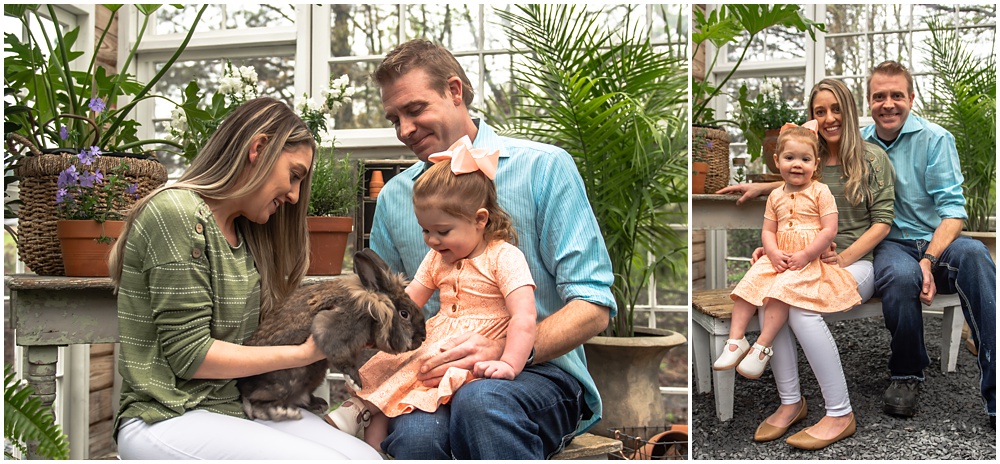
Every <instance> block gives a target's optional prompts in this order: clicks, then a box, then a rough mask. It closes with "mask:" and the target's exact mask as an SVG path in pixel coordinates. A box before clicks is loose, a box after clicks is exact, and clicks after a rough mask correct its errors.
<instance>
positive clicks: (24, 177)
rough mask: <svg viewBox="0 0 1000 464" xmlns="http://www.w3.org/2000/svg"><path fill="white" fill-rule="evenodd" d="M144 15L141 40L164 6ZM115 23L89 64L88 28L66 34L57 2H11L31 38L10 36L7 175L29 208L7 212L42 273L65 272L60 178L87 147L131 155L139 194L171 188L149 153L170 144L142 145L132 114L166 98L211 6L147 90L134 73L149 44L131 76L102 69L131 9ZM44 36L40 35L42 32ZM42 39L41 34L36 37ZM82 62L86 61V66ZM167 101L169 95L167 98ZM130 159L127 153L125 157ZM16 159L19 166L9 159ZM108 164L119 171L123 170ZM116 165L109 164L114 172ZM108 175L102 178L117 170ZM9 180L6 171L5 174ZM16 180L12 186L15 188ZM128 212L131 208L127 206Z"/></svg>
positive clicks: (148, 8) (23, 250) (31, 263)
mask: <svg viewBox="0 0 1000 464" xmlns="http://www.w3.org/2000/svg"><path fill="white" fill-rule="evenodd" d="M133 7H134V8H136V10H137V11H138V12H139V13H140V14H141V15H142V18H143V19H142V22H141V24H140V33H139V39H140V40H141V38H142V36H143V33H142V32H143V31H145V29H146V27H147V26H148V24H149V21H150V15H151V14H152V13H153V12H154V11H156V10H157V9H158V8H159V5H134V6H129V7H128V8H133ZM107 8H108V9H109V10H110V11H111V13H112V14H111V15H109V19H108V22H107V24H105V25H104V28H103V29H98V31H99V32H100V34H101V35H100V38H99V39H98V40H97V41H96V45H95V49H94V50H93V51H92V53H91V56H90V57H89V61H86V62H82V63H81V61H82V60H80V58H81V57H83V55H84V54H83V52H81V51H80V50H78V49H76V41H77V39H78V37H79V35H80V34H81V33H84V34H90V33H92V31H81V30H80V28H74V29H72V30H65V28H64V27H63V26H62V23H61V22H60V21H59V18H58V15H57V10H56V9H55V8H54V7H53V6H52V5H5V6H4V14H5V15H7V16H11V17H15V18H17V19H18V20H20V22H21V24H22V25H23V26H24V29H25V30H26V31H28V32H27V36H26V38H25V39H24V40H22V39H21V37H20V36H18V35H16V34H6V35H5V37H4V51H5V56H4V87H5V89H6V90H5V95H4V96H5V100H4V139H5V142H6V147H5V148H6V151H7V153H6V155H5V163H4V164H5V169H8V168H9V169H10V170H11V171H12V172H13V174H15V176H16V177H17V182H18V187H19V193H20V204H18V205H16V206H17V208H16V209H15V208H14V207H13V206H14V204H8V203H7V202H6V201H5V212H7V213H14V214H16V217H18V218H19V222H18V237H17V242H18V252H19V255H20V259H21V260H22V261H24V262H25V264H27V265H28V267H29V268H31V270H32V271H34V272H36V273H38V274H41V275H62V274H63V272H64V270H63V263H62V257H61V254H59V253H58V251H57V250H59V242H58V238H57V237H56V221H57V217H56V214H55V202H54V198H55V194H56V192H55V190H56V188H57V187H56V178H57V177H58V176H59V175H60V173H61V172H62V171H63V170H64V169H67V168H68V167H70V166H71V165H72V163H73V160H74V159H76V158H77V155H78V154H79V153H80V152H81V151H82V150H92V149H93V148H92V147H96V149H97V150H98V151H100V152H101V153H102V154H103V156H106V157H108V158H109V159H110V158H111V157H112V156H124V157H123V158H122V159H123V160H124V163H125V164H126V165H127V168H125V171H124V172H121V173H120V175H122V176H125V177H128V178H129V179H130V182H132V183H138V189H139V190H138V193H140V194H145V193H148V192H149V191H151V190H152V189H153V188H155V187H157V186H159V185H161V184H163V182H165V181H166V170H165V169H164V168H163V166H162V165H161V164H160V163H159V162H158V161H156V159H155V157H150V156H148V155H146V154H144V153H143V152H144V151H145V150H147V149H148V147H149V146H150V145H153V144H163V143H167V144H169V143H170V142H168V141H163V140H140V139H139V138H138V135H137V133H138V132H137V129H138V127H139V124H138V123H137V122H136V121H135V120H134V119H133V118H132V114H133V113H132V110H133V109H134V108H135V106H136V105H137V104H138V103H139V102H141V101H144V100H147V99H150V98H158V97H160V96H159V95H155V94H152V93H151V90H152V88H153V86H154V85H156V83H157V82H158V81H159V80H160V78H161V77H162V76H163V75H164V74H166V72H167V70H168V69H169V68H170V66H171V65H172V64H173V63H174V62H175V61H176V60H177V58H178V57H179V56H180V54H181V53H182V52H183V50H184V48H185V47H186V45H187V43H188V41H189V40H190V38H191V36H192V34H193V33H194V30H195V26H197V23H198V21H199V20H200V18H201V15H202V13H203V12H204V10H205V8H204V7H203V8H202V9H201V10H200V11H199V12H198V14H197V16H196V17H195V19H194V24H193V25H192V27H191V28H190V31H189V32H188V35H187V37H185V39H184V41H183V42H182V44H181V46H180V47H178V49H177V50H176V51H175V52H174V53H173V55H172V56H171V57H170V58H169V59H168V60H167V61H166V62H165V63H164V65H163V66H162V68H161V69H160V71H159V72H158V73H157V74H156V75H155V76H154V77H153V78H152V79H151V80H150V81H149V82H147V83H146V84H142V83H140V82H137V81H136V80H135V78H134V76H132V75H131V74H129V73H128V72H127V70H128V69H129V67H130V66H131V65H132V60H133V59H134V57H135V54H136V51H137V50H138V46H139V40H137V41H136V43H135V44H134V45H133V47H132V49H131V50H129V53H128V55H127V57H126V58H125V61H124V62H123V63H120V64H119V65H120V69H122V71H121V72H118V73H114V72H109V71H108V70H106V69H105V68H104V67H103V66H100V65H98V64H97V61H96V56H97V53H98V49H99V47H100V46H101V45H102V44H103V42H104V39H105V37H107V36H108V34H109V33H111V34H113V33H114V31H111V30H110V29H111V26H112V24H114V17H115V14H116V13H117V12H119V11H120V10H121V8H123V5H109V6H107ZM43 17H47V18H48V19H51V21H52V23H53V25H54V26H53V27H52V28H51V29H42V30H41V32H38V33H36V32H33V31H32V29H33V28H29V27H28V26H29V25H31V24H37V23H39V22H41V21H42V18H43ZM34 29H36V30H37V28H34ZM36 34H39V35H36ZM78 63H79V64H78ZM160 98H162V97H160ZM118 153H122V154H123V155H118ZM7 160H10V163H8V162H7ZM108 163H110V164H113V165H115V166H117V165H118V164H119V163H118V162H114V163H111V162H110V161H108ZM110 167H111V166H108V169H109V168H110ZM108 169H105V168H102V170H101V171H100V172H101V173H102V174H103V173H108V172H109V170H108ZM7 174H8V173H7V172H5V176H6V175H7ZM7 183H8V182H5V184H7ZM127 206H128V205H126V206H125V207H127Z"/></svg>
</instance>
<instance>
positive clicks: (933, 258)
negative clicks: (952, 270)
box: [920, 253, 938, 267]
mask: <svg viewBox="0 0 1000 464" xmlns="http://www.w3.org/2000/svg"><path fill="white" fill-rule="evenodd" d="M920 259H926V260H927V261H930V262H931V267H934V266H937V263H938V258H937V256H934V255H932V254H930V253H924V255H923V256H922V257H920Z"/></svg>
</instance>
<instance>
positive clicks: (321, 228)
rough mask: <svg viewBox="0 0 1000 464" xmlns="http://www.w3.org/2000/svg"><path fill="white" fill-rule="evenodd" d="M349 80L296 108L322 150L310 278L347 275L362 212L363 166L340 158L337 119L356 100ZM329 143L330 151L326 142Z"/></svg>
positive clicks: (313, 193)
mask: <svg viewBox="0 0 1000 464" xmlns="http://www.w3.org/2000/svg"><path fill="white" fill-rule="evenodd" d="M349 84H350V80H349V78H348V77H347V76H346V75H344V76H341V77H339V78H336V79H332V80H331V81H330V88H328V89H325V90H323V91H322V92H321V97H322V98H321V100H320V101H319V102H316V101H315V100H313V99H311V98H306V97H305V96H303V98H302V99H301V100H300V101H299V102H298V104H297V105H296V108H297V109H298V110H299V113H300V114H301V116H302V119H303V121H305V122H306V125H308V126H309V128H310V130H312V132H313V135H314V136H315V137H316V143H317V145H319V146H320V149H319V150H318V152H317V153H316V162H315V163H314V167H313V173H312V187H311V188H310V193H309V212H308V217H307V218H306V221H307V223H308V225H309V270H308V271H307V272H306V273H307V274H308V275H339V274H340V273H341V272H342V271H343V263H344V254H345V252H346V250H347V238H348V235H350V233H351V231H352V230H353V228H354V218H353V216H352V215H353V212H354V210H355V209H356V208H357V206H358V196H359V194H360V192H361V179H362V176H363V175H364V172H363V168H362V166H361V164H360V163H354V162H351V160H350V157H349V156H348V155H346V154H345V155H344V156H339V157H338V156H337V154H336V149H335V146H334V145H335V138H334V137H333V136H332V135H331V134H330V131H331V130H332V129H333V126H334V121H333V119H332V117H333V115H334V114H336V112H337V110H338V109H339V108H340V106H341V105H342V104H343V103H344V102H346V101H347V100H349V99H350V98H351V97H352V96H353V95H354V89H353V88H351V87H350V86H349ZM324 140H329V141H330V143H329V146H323V141H324Z"/></svg>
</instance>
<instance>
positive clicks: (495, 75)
mask: <svg viewBox="0 0 1000 464" xmlns="http://www.w3.org/2000/svg"><path fill="white" fill-rule="evenodd" d="M483 62H484V64H485V68H486V73H485V76H484V84H483V85H484V87H485V88H483V89H482V90H479V89H477V92H478V93H480V94H481V95H482V97H483V99H482V101H483V102H488V103H486V105H487V107H488V108H490V113H491V114H493V116H500V114H504V115H510V114H511V105H512V101H511V96H513V95H515V94H516V90H515V89H514V83H513V79H512V76H511V67H512V64H513V56H512V55H509V54H504V55H488V56H486V57H485V58H484V61H483ZM496 113H499V114H496Z"/></svg>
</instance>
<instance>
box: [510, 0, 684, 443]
mask: <svg viewBox="0 0 1000 464" xmlns="http://www.w3.org/2000/svg"><path fill="white" fill-rule="evenodd" d="M512 10H513V11H510V12H506V11H498V12H497V13H498V15H499V16H500V18H501V20H503V21H504V29H505V31H506V33H507V35H508V36H509V37H510V38H511V42H512V44H514V46H516V47H518V48H524V49H527V50H530V51H531V52H532V53H531V54H529V55H527V56H530V57H531V59H532V62H531V63H530V65H529V66H525V67H524V73H523V74H522V73H517V74H515V75H514V77H513V83H514V86H515V88H516V89H517V91H518V92H519V95H518V97H519V98H521V99H522V105H521V106H520V107H518V108H516V109H515V110H514V113H513V114H512V115H511V116H510V118H509V119H508V120H506V121H499V123H498V124H497V126H498V127H500V128H501V129H502V130H503V131H504V132H514V133H517V134H520V135H522V136H525V137H527V138H530V139H533V140H537V141H540V142H545V143H551V144H553V145H556V146H559V147H562V148H563V149H565V150H566V151H568V152H569V153H570V155H572V156H573V158H574V160H575V161H576V164H577V167H578V170H579V172H580V174H581V177H582V179H583V183H584V186H585V188H586V191H587V197H588V199H589V201H590V203H591V206H592V208H593V210H594V214H595V216H596V218H597V222H598V225H599V226H600V229H601V233H602V234H603V236H604V241H605V243H606V245H607V248H608V252H609V254H610V257H611V265H612V271H613V273H614V276H615V280H614V283H613V285H612V293H613V294H614V297H615V301H616V303H617V306H618V314H617V316H616V317H615V318H613V319H612V320H611V322H610V324H609V327H608V329H607V331H606V332H605V334H604V335H603V336H598V337H594V338H593V339H591V340H590V341H589V342H587V343H586V344H585V345H584V350H585V352H586V356H587V365H588V369H589V370H590V373H591V375H592V377H594V380H595V382H596V383H597V387H598V390H599V391H600V393H601V397H602V399H603V400H604V401H603V403H604V408H603V409H604V410H603V411H602V412H601V414H602V417H603V419H602V420H601V422H600V424H604V426H603V427H602V426H600V425H599V426H598V427H595V428H593V429H591V431H592V432H593V433H597V434H603V435H609V434H610V433H611V432H610V431H608V430H606V428H607V427H610V426H622V425H626V424H628V425H632V424H635V425H658V426H662V425H663V420H664V418H665V417H666V413H665V408H664V402H663V400H662V398H661V397H660V391H659V379H658V373H659V369H660V362H661V361H662V359H663V356H664V355H665V354H666V352H667V350H669V349H670V348H671V347H673V346H676V345H678V344H681V343H683V342H684V340H685V339H684V336H683V335H681V334H678V333H675V332H671V331H667V330H662V329H660V330H652V329H650V330H644V329H642V328H638V327H635V325H634V312H635V306H636V303H637V300H638V298H639V295H640V294H641V291H640V290H641V289H642V287H643V286H644V284H645V283H646V282H647V280H648V278H649V275H650V273H651V272H652V270H653V269H654V266H656V265H657V264H658V263H674V264H676V265H686V262H687V253H686V249H687V247H686V246H685V240H684V239H683V238H682V237H681V236H680V235H678V234H677V233H676V232H675V231H674V230H673V229H671V227H670V224H671V223H684V222H686V214H685V213H684V212H683V210H682V209H680V208H678V205H679V204H681V203H686V202H687V127H688V124H687V123H686V115H687V69H686V63H687V59H686V57H683V56H672V55H670V54H669V53H668V52H666V51H659V50H657V49H655V48H654V47H652V46H651V44H650V42H649V40H648V38H644V37H643V36H642V34H641V33H640V32H639V27H642V26H641V25H640V24H639V22H638V21H635V20H634V19H633V18H632V17H631V16H628V15H627V17H628V18H629V19H627V20H626V24H625V25H624V26H623V27H622V28H620V29H618V30H613V31H612V30H609V28H608V27H606V26H602V25H600V24H599V23H598V21H599V17H598V16H597V15H593V14H590V13H588V12H587V11H586V8H585V7H582V6H576V5H517V6H516V7H514V8H512ZM650 256H653V258H650ZM623 381H624V382H623Z"/></svg>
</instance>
